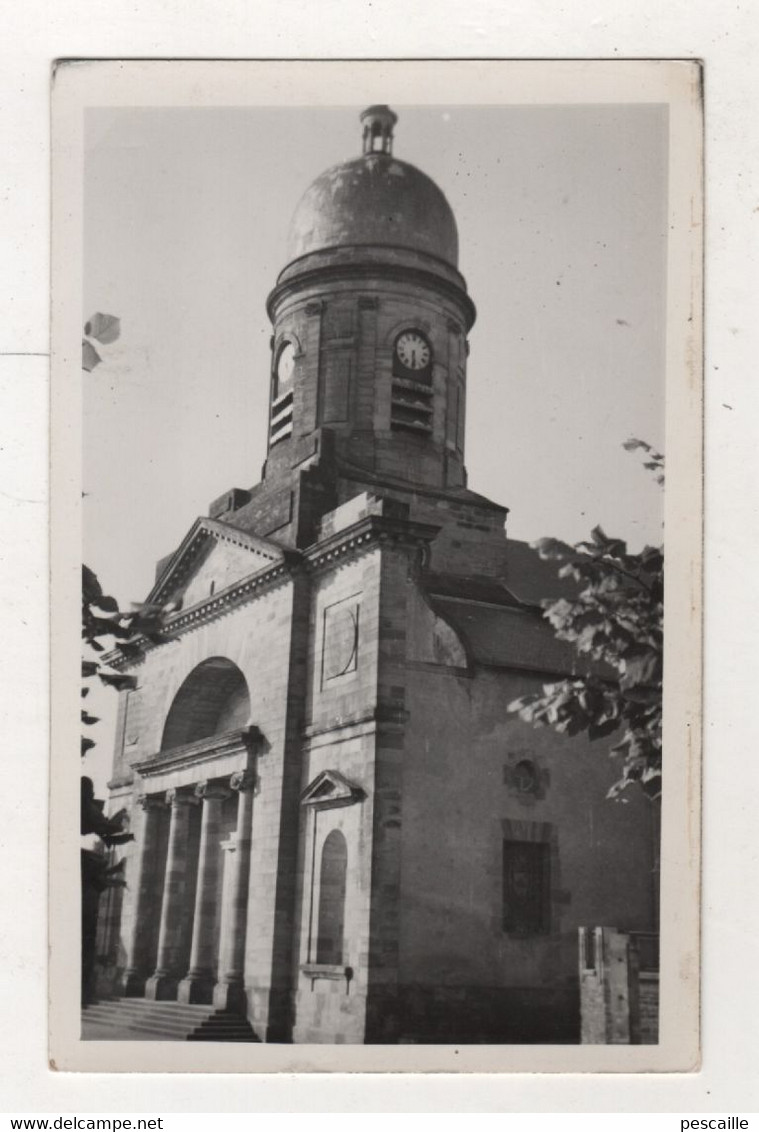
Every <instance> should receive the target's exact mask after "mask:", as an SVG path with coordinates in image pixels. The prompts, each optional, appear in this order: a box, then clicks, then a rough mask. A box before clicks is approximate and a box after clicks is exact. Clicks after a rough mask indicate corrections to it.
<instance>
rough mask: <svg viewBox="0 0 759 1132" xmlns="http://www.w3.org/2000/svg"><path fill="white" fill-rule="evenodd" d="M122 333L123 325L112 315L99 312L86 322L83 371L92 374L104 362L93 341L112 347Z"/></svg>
mask: <svg viewBox="0 0 759 1132" xmlns="http://www.w3.org/2000/svg"><path fill="white" fill-rule="evenodd" d="M120 333H121V323H120V321H119V319H118V318H116V316H115V315H112V314H101V313H100V312H99V311H98V313H97V314H93V316H92V318H90V319H88V320H87V322H85V324H84V337H83V338H82V369H83V370H85V372H86V373H92V371H93V370H94V368H95V366H99V365H100V363H101V362H102V360H103V359H102V358H101V356H100V354H99V353H98V350H97V348H96V347H95V345H94V343H93V339H94V341H95V342H98V343H100V345H102V346H110V345H111V344H112V343H113V342H115V341H116V339H117V338H118V337H119V335H120Z"/></svg>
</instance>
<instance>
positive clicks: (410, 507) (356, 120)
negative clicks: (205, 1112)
mask: <svg viewBox="0 0 759 1132" xmlns="http://www.w3.org/2000/svg"><path fill="white" fill-rule="evenodd" d="M55 85H56V89H55V90H54V102H53V105H54V130H53V145H54V181H53V215H54V238H55V235H56V233H59V237H58V245H57V250H56V244H55V239H54V267H53V272H54V275H53V302H54V315H53V332H54V385H53V428H52V438H53V460H54V464H53V466H54V469H56V468H57V475H56V478H55V482H56V483H57V485H58V486H57V488H56V491H57V493H58V494H57V502H56V501H55V500H54V511H53V554H54V557H53V585H54V589H55V586H56V584H57V585H58V587H59V588H58V591H57V592H58V594H59V602H58V610H59V613H58V617H59V620H58V621H57V622H54V644H55V643H56V642H57V645H58V653H57V655H56V658H54V660H55V663H56V664H57V668H56V669H55V670H54V695H55V701H54V717H53V728H54V736H56V737H57V749H58V750H59V752H60V751H61V750H63V749H65V751H66V752H67V753H66V754H65V757H64V756H62V757H61V758H60V761H59V762H58V765H57V768H56V770H55V774H54V781H53V793H52V801H51V830H52V845H53V847H54V848H53V851H52V854H51V868H52V870H53V875H54V877H55V878H56V879H55V882H54V885H53V890H51V916H52V935H51V948H52V951H51V1001H52V1004H53V1005H52V1014H51V1027H52V1036H51V1042H52V1048H53V1049H54V1050H55V1052H56V1057H57V1058H60V1060H61V1061H62V1063H63V1064H64V1066H66V1067H70V1068H81V1069H98V1068H107V1069H109V1070H119V1069H121V1068H123V1069H125V1070H126V1069H129V1068H137V1069H144V1068H150V1067H153V1066H154V1067H155V1068H156V1069H159V1070H164V1069H179V1070H181V1069H193V1070H197V1069H202V1068H204V1066H205V1065H208V1066H209V1067H211V1066H212V1067H213V1068H214V1069H215V1070H217V1071H218V1070H219V1069H224V1068H228V1069H229V1070H234V1071H236V1072H245V1071H248V1072H255V1071H262V1070H263V1069H266V1070H271V1069H272V1067H277V1068H283V1069H297V1068H302V1067H304V1066H311V1065H314V1066H318V1067H319V1068H320V1069H328V1070H329V1069H340V1070H344V1069H346V1068H353V1067H356V1068H378V1067H381V1066H387V1067H390V1068H392V1069H394V1070H396V1071H398V1070H403V1069H404V1068H408V1069H409V1070H412V1069H413V1070H420V1069H440V1068H444V1069H446V1070H449V1071H458V1070H463V1069H469V1070H471V1069H480V1070H485V1069H488V1070H495V1071H505V1070H508V1069H510V1068H516V1067H518V1068H520V1069H522V1070H524V1069H532V1068H534V1069H541V1068H550V1069H553V1070H559V1071H562V1070H563V1071H566V1070H569V1069H578V1068H580V1069H586V1070H588V1069H590V1070H599V1069H608V1070H622V1071H635V1070H644V1069H645V1070H655V1069H683V1070H685V1069H688V1068H689V1067H691V1066H692V1065H693V1064H694V1061H695V1060H696V1059H697V1057H698V1048H699V1044H698V1043H699V1038H698V993H699V992H698V985H699V961H698V938H697V924H698V903H699V890H698V861H699V811H698V806H699V798H698V775H699V742H698V731H699V718H700V702H699V681H700V615H699V608H700V555H701V545H700V506H701V504H700V494H699V492H700V486H699V485H700V476H701V447H700V445H701V384H700V383H701V369H700V364H701V363H700V341H701V327H700V302H701V300H700V288H701V278H700V254H701V252H700V227H699V225H698V222H697V221H698V216H699V210H700V208H701V182H700V176H701V174H700V161H701V154H700V148H699V147H700V113H701V108H700V94H699V92H700V75H699V68H698V65H697V64H695V63H685V62H679V63H678V62H672V63H659V64H656V63H652V62H638V63H630V62H626V63H623V62H619V63H614V62H605V63H598V64H594V63H593V62H587V61H586V62H584V63H575V64H568V63H561V62H555V63H550V62H546V63H544V64H539V63H529V64H527V63H522V64H519V63H511V64H510V63H507V62H505V63H488V62H480V63H468V64H457V63H455V62H448V63H445V62H443V63H428V64H421V63H419V64H414V63H395V64H384V65H383V64H380V63H376V64H370V63H355V64H335V63H319V62H313V63H300V64H290V63H266V64H264V63H258V64H257V63H254V62H250V63H245V64H227V63H202V64H201V63H198V64H192V63H182V64H172V63H170V62H154V63H145V62H143V63H139V62H131V63H130V62H124V63H121V64H119V63H115V62H110V63H105V62H104V63H98V62H96V61H95V62H88V63H86V64H84V65H77V64H62V65H61V66H60V67H59V70H58V73H57V75H56V84H55ZM56 99H58V102H57V103H56ZM56 107H57V114H56ZM56 210H57V216H58V226H57V227H56ZM56 334H57V335H58V337H57V339H56ZM80 341H81V350H80V349H79V342H80ZM665 548H666V554H665ZM56 563H57V564H58V565H56ZM665 573H666V584H665ZM80 576H81V579H82V581H81V586H82V594H81V602H79V595H78V586H79V577H80ZM56 578H57V582H56ZM80 605H81V633H80V632H79V625H78V621H79V607H80ZM54 616H55V614H54ZM56 625H57V630H56ZM665 628H666V632H665ZM80 654H81V657H80ZM80 659H81V675H80ZM56 671H57V672H58V673H59V679H58V680H57V681H56V677H55V672H56ZM77 798H78V799H79V801H78V802H77ZM77 806H79V810H80V829H79V837H78V838H77V831H76V821H75V814H76V810H77ZM59 838H60V840H59ZM59 848H60V852H59V851H58V850H59ZM336 1046H339V1047H341V1048H340V1050H339V1051H338V1050H335V1048H334V1047H336ZM301 1047H302V1048H301ZM306 1047H307V1048H306ZM364 1047H366V1048H364ZM410 1047H413V1048H410ZM204 1059H205V1060H204ZM272 1059H275V1060H272ZM276 1059H279V1060H276Z"/></svg>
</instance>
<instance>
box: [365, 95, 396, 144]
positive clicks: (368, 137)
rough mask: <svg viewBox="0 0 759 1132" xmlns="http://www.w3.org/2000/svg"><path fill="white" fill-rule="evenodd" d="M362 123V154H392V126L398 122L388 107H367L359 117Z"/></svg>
mask: <svg viewBox="0 0 759 1132" xmlns="http://www.w3.org/2000/svg"><path fill="white" fill-rule="evenodd" d="M361 121H362V122H363V123H364V154H369V153H387V154H390V153H392V152H393V126H394V125H395V123H396V122H397V121H398V115H397V114H394V113H393V111H392V110H391V109H390V107H389V106H369V107H368V108H367V109H366V110H364V112H363V113H362V115H361Z"/></svg>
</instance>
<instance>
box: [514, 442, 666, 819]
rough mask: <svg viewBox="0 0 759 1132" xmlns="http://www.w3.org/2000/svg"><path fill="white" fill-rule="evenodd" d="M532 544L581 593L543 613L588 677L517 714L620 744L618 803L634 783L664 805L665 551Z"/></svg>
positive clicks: (655, 457)
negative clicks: (582, 662) (571, 648)
mask: <svg viewBox="0 0 759 1132" xmlns="http://www.w3.org/2000/svg"><path fill="white" fill-rule="evenodd" d="M625 447H626V448H628V450H633V449H634V448H642V449H643V450H644V451H645V452H646V453H647V454H649V456H650V459H649V460H648V461H647V462H646V465H645V466H646V467H647V468H649V469H650V470H651V471H654V472H655V473H656V476H657V481H658V482H662V480H663V457H662V456H661V455H660V454H659V453H655V452H653V450H652V449H651V448H650V446H649V445H646V444H644V443H643V442H642V441H635V442H633V441H628V442H627V444H626V445H625ZM533 545H534V548H535V549H536V550H537V551H538V553H539V555H540V557H541V558H543V559H546V560H550V561H554V562H556V563H558V564H559V566H560V568H559V577H561V578H567V579H571V580H572V581H573V582H574V583H575V584H576V586H577V593H576V595H575V596H573V597H571V598H560V599H558V600H555V599H554V600H547V601H544V602H543V603H542V604H543V608H544V616H545V617H546V618H547V620H548V621H550V623H551V625H552V626H553V629H554V631H555V633H556V636H557V637H558V638H559V639H560V640H562V641H569V642H571V643H572V644H573V645H574V647H575V649H576V650H577V652H578V654H579V655H580V657H582V658H584V659H585V668H584V672H583V673H582V674H580V675H576V676H573V677H571V678H567V679H564V680H561V681H559V682H557V683H553V684H545V685H544V686H543V690H542V692H537V693H533V694H531V695H527V696H522V697H521V698H520V699H517V700H514V701H513V702H512V703H510V704H509V711H512V712H515V713H517V714H518V715H519V716H520V718H521V719H524V720H526V721H527V722H529V723H532V724H534V725H535V726H549V727H553V728H554V729H555V730H556V731H559V732H561V733H563V734H566V735H578V734H580V733H585V734H587V736H588V738H589V739H591V740H598V739H607V738H610V737H611V736H615V737H616V740H617V741H616V742H615V743H614V745H613V746H612V747H611V748H610V754H612V755H614V756H616V757H620V758H621V773H620V776H619V778H618V779H617V781H616V782H615V783H614V785H613V786H612V788H611V789H610V791H609V797H612V798H619V796H620V795H621V793H622V792H623V791H624V790H625V789H626V787H628V786H629V785H631V784H632V783H638V784H640V786H641V787H642V788H643V789H644V790H645V792H646V794H648V795H649V796H650V797H656V796H658V795H659V793H660V790H661V773H662V652H663V617H664V553H663V549H662V548H661V547H651V546H647V547H645V549H644V550H642V551H641V552H640V553H638V554H631V553H629V552H628V549H627V546H626V544H625V542H624V541H623V540H622V539H618V538H610V537H609V536H607V535H606V534H605V533H604V531H603V530H602V529H601V528H600V527H596V528H595V529H594V530H593V531H592V532H591V541H589V542H580V543H577V544H576V545H575V546H570V545H568V544H567V543H564V542H561V541H559V540H558V539H551V538H545V539H541V540H540V541H539V542H537V543H535V544H533ZM623 800H624V799H623Z"/></svg>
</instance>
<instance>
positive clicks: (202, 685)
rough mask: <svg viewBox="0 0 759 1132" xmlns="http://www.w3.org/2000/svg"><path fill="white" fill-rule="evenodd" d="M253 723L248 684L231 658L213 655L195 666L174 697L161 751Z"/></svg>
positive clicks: (164, 730)
mask: <svg viewBox="0 0 759 1132" xmlns="http://www.w3.org/2000/svg"><path fill="white" fill-rule="evenodd" d="M249 722H250V696H249V694H248V685H247V684H246V682H245V677H244V676H243V674H242V672H241V671H240V669H239V668H238V667H237V665H236V664H233V663H232V661H231V660H227V659H226V658H225V657H222V656H214V657H211V658H210V659H209V660H204V661H203V663H202V664H199V665H198V666H197V668H194V669H193V670H192V672H191V673H190V675H189V676H188V677H187V679H186V680H185V682H184V684H183V685H182V687H181V688H180V689H179V691H178V692H177V694H176V696H175V697H174V702H173V703H172V705H171V708H170V709H169V714H168V716H167V718H166V724H165V726H164V729H163V740H162V742H161V750H162V751H168V750H171V749H172V748H173V747H182V746H184V745H185V744H186V743H195V742H197V741H198V740H199V739H207V738H209V737H210V736H211V735H223V734H224V732H225V731H234V730H235V729H237V728H239V727H245V726H246V724H248V723H249Z"/></svg>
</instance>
